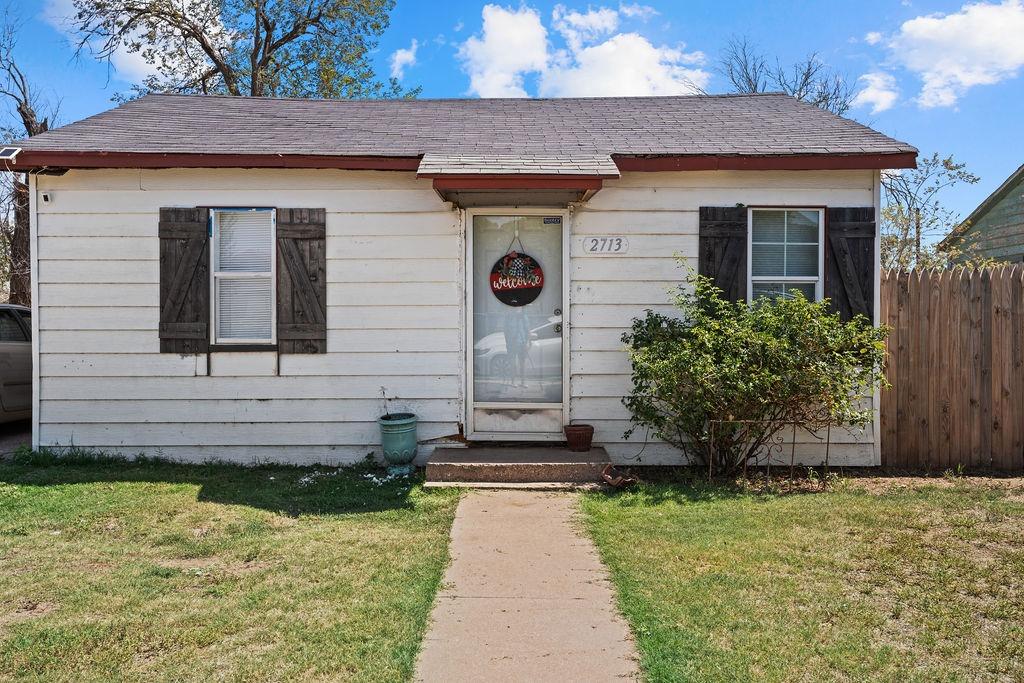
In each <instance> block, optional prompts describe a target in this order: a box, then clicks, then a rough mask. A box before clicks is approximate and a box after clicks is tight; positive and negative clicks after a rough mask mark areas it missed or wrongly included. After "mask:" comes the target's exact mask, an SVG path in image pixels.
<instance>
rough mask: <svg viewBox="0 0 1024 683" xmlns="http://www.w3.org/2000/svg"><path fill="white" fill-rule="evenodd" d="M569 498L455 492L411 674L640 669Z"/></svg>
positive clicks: (575, 677) (592, 677)
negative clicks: (440, 572)
mask: <svg viewBox="0 0 1024 683" xmlns="http://www.w3.org/2000/svg"><path fill="white" fill-rule="evenodd" d="M577 503H578V501H577V498H576V496H575V495H573V494H554V493H542V492H536V491H475V492H471V493H468V494H467V495H466V496H465V497H464V498H463V499H462V501H461V502H460V503H459V508H458V511H457V513H456V515H455V524H454V525H453V527H452V540H451V553H452V564H451V566H450V567H449V568H448V571H447V573H446V574H445V578H444V585H443V586H442V590H441V593H440V595H439V596H438V600H437V604H436V605H435V606H434V611H433V614H432V615H431V621H432V623H431V626H430V630H429V632H428V633H427V637H426V639H425V641H424V643H423V650H422V652H421V653H420V658H419V661H418V662H417V667H416V669H417V670H416V679H417V680H418V681H426V682H428V683H433V682H435V681H531V682H536V681H623V680H635V679H638V678H639V674H638V668H637V664H636V650H635V648H634V645H633V641H632V638H631V636H630V633H629V627H628V626H627V625H626V623H625V621H624V620H623V619H622V617H620V616H619V614H618V612H617V611H616V609H615V606H614V594H613V593H612V587H611V583H610V582H609V580H608V572H607V570H606V569H605V567H604V566H603V565H602V564H601V562H600V560H599V559H598V556H597V552H596V550H595V549H594V546H593V543H591V541H590V540H589V539H588V538H586V537H585V536H582V535H581V534H580V533H579V522H578V520H577V519H576V514H577Z"/></svg>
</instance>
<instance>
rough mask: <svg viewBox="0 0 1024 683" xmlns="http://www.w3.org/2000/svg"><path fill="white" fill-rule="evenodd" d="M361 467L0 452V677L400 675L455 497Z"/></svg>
mask: <svg viewBox="0 0 1024 683" xmlns="http://www.w3.org/2000/svg"><path fill="white" fill-rule="evenodd" d="M317 471H319V472H320V473H321V474H319V475H313V476H311V474H312V473H313V472H317ZM374 474H377V475H379V472H376V471H370V470H367V469H358V468H357V469H352V470H341V471H340V472H338V473H337V474H335V473H334V471H333V470H328V469H326V468H320V469H319V470H315V469H310V468H290V467H260V468H240V467H231V466H182V465H170V464H166V463H145V462H144V463H138V464H128V463H117V462H94V463H89V462H81V463H78V464H75V463H63V464H55V463H53V462H48V461H47V460H46V459H45V458H43V459H38V458H37V459H32V458H29V459H28V460H27V461H23V462H22V463H20V464H19V463H3V464H0V509H2V510H3V513H2V514H0V679H4V680H8V679H11V680H13V679H22V678H23V679H38V680H64V681H87V680H140V679H146V680H175V681H189V680H192V681H200V680H201V681H207V680H227V681H243V680H284V679H288V680H306V681H319V680H361V681H400V680H407V679H408V678H409V677H410V676H411V674H412V668H413V665H414V661H415V657H416V653H417V651H418V649H419V644H420V640H421V639H422V636H423V633H424V631H425V628H426V623H427V617H428V614H429V610H430V607H431V603H432V601H433V597H434V594H435V592H436V590H437V587H438V585H439V583H440V580H441V576H442V573H443V569H444V566H445V564H446V562H447V552H448V551H447V540H448V532H449V528H450V525H451V521H452V518H453V515H454V510H455V506H456V503H457V493H453V492H448V491H446V492H440V493H436V494H435V493H429V494H428V493H426V492H424V491H422V490H421V488H420V487H419V485H418V484H416V483H415V482H408V481H391V482H385V483H383V484H378V483H376V482H375V481H373V480H372V479H371V478H370V477H369V476H368V475H374ZM325 475H329V476H325Z"/></svg>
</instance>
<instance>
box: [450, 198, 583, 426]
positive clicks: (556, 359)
mask: <svg viewBox="0 0 1024 683" xmlns="http://www.w3.org/2000/svg"><path fill="white" fill-rule="evenodd" d="M564 223H565V216H564V215H563V214H562V213H560V212H557V211H556V212H554V213H550V214H530V215H522V214H511V213H509V214H500V215H499V214H495V213H484V212H473V213H471V214H470V215H469V221H468V225H467V232H468V233H469V234H468V236H467V243H468V244H467V246H468V251H469V254H468V255H469V260H470V267H469V268H467V272H468V273H469V274H470V278H471V282H470V283H469V287H470V292H471V293H470V297H469V298H470V310H471V311H472V315H469V316H467V322H468V323H469V324H468V327H469V330H468V335H469V342H470V344H469V345H470V348H471V349H472V362H471V367H472V369H471V371H470V372H469V373H467V374H468V375H469V387H468V389H469V391H468V393H469V411H468V412H469V415H468V416H467V423H468V425H467V426H468V433H469V436H470V438H478V439H508V440H520V439H547V438H559V437H560V435H561V432H562V425H563V424H564V403H563V397H564V393H565V392H564V382H565V379H564V374H563V366H564V355H563V349H564V336H565V332H564V328H563V324H562V315H563V310H564V308H565V302H564V291H563V287H562V284H563V273H562V265H563V262H562V244H563V230H564Z"/></svg>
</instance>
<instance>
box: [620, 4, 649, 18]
mask: <svg viewBox="0 0 1024 683" xmlns="http://www.w3.org/2000/svg"><path fill="white" fill-rule="evenodd" d="M619 13H620V14H621V15H622V16H624V17H629V18H630V19H642V20H643V21H647V20H648V19H650V18H651V17H656V16H658V10H656V9H654V8H653V7H651V6H650V5H641V4H640V3H636V2H634V3H631V4H628V5H627V4H625V3H623V4H621V5H619Z"/></svg>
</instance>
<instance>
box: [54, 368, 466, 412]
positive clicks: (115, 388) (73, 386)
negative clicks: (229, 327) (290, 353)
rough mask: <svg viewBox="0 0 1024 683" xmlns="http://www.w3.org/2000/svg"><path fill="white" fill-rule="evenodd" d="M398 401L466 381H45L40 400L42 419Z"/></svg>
mask: <svg viewBox="0 0 1024 683" xmlns="http://www.w3.org/2000/svg"><path fill="white" fill-rule="evenodd" d="M382 386H383V387H385V388H386V389H387V392H388V396H389V397H392V396H397V397H398V398H399V400H410V399H426V398H438V397H445V396H457V395H458V391H459V387H460V386H461V379H460V378H459V377H457V376H455V375H416V376H396V377H388V378H387V379H386V380H384V381H382V380H381V378H379V377H377V376H376V375H353V376H351V377H309V376H297V375H296V376H291V377H160V376H149V375H145V376H138V377H89V376H84V377H83V376H75V377H43V378H42V386H41V390H40V397H41V398H42V399H43V415H42V417H43V418H45V416H46V406H47V404H48V402H49V401H59V400H97V401H99V400H111V401H112V400H128V401H148V400H162V399H176V400H187V399H196V398H202V399H245V400H249V399H259V400H265V399H279V398H293V399H306V398H308V399H321V398H338V399H340V398H362V399H374V400H376V399H377V398H378V397H379V396H380V391H381V387H382Z"/></svg>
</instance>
